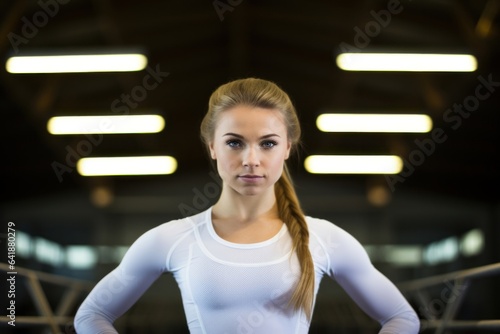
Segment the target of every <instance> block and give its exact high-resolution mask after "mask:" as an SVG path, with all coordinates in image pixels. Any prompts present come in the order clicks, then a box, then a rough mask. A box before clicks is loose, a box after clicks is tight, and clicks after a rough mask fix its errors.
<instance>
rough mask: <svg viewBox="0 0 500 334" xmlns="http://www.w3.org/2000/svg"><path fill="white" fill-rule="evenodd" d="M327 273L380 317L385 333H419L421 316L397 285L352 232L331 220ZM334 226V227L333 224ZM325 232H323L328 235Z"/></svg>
mask: <svg viewBox="0 0 500 334" xmlns="http://www.w3.org/2000/svg"><path fill="white" fill-rule="evenodd" d="M328 224H330V228H329V231H328V233H325V234H326V235H328V236H327V238H329V239H328V240H329V245H330V247H326V251H327V255H328V258H329V260H330V265H329V270H328V272H327V274H328V275H329V276H330V277H331V278H332V279H334V280H336V281H337V282H338V283H339V285H340V286H341V287H342V288H343V289H344V290H345V291H346V292H347V294H348V295H349V296H350V297H351V298H352V299H353V300H354V301H355V302H356V304H357V305H358V306H359V307H360V308H361V309H362V310H363V311H364V312H365V313H366V314H368V315H369V316H370V317H371V318H373V319H375V320H376V321H378V322H379V323H380V324H381V325H382V328H381V330H380V332H379V333H383V334H416V333H418V332H419V329H420V320H419V318H418V316H417V314H416V312H415V311H414V309H413V308H412V307H411V305H410V304H409V303H408V301H407V300H406V299H405V298H404V296H403V295H402V294H401V292H400V291H399V290H398V288H397V287H396V286H395V285H394V284H393V283H392V282H391V281H390V280H389V279H388V278H387V277H385V276H384V275H383V274H382V273H381V272H379V271H378V270H377V269H376V268H375V267H374V266H373V264H372V263H371V261H370V259H369V257H368V254H367V253H366V251H365V250H364V248H363V246H362V245H361V244H360V243H359V242H358V241H357V240H356V239H355V238H354V237H353V236H351V235H350V234H349V233H347V232H346V231H344V230H343V229H341V228H339V227H337V226H335V225H333V224H331V223H329V222H328ZM332 226H333V228H332ZM325 234H324V235H325Z"/></svg>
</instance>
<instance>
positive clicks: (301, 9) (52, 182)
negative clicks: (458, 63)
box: [0, 0, 500, 202]
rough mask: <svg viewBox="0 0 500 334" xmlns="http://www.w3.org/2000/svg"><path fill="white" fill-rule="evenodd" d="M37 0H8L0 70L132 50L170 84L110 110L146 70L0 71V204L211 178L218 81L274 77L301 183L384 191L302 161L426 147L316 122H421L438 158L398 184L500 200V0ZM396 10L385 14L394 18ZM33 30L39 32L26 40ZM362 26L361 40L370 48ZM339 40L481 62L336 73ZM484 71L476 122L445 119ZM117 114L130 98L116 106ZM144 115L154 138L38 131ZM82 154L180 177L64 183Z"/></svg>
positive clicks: (3, 9)
mask: <svg viewBox="0 0 500 334" xmlns="http://www.w3.org/2000/svg"><path fill="white" fill-rule="evenodd" d="M43 3H44V2H43V1H40V2H37V1H17V0H16V1H13V0H10V1H2V3H1V4H0V13H1V14H0V15H2V17H1V25H0V35H1V36H2V39H0V52H1V54H2V55H3V56H4V58H3V59H4V60H5V59H6V58H7V57H8V56H9V55H12V54H16V53H17V52H18V53H19V54H22V53H29V52H33V51H37V50H40V49H43V50H54V49H55V50H68V49H69V50H79V49H88V48H93V49H98V48H122V49H123V48H141V49H143V50H145V51H146V53H147V55H148V58H149V67H150V68H151V69H155V70H156V71H161V72H162V73H166V72H168V76H167V75H166V74H163V77H162V78H161V80H162V81H161V82H160V84H159V85H158V87H157V88H156V89H153V90H151V91H148V93H147V96H146V97H145V98H144V99H143V100H142V101H136V102H137V104H136V105H135V104H132V103H131V104H129V107H128V108H122V109H120V110H121V111H118V110H117V109H116V106H117V104H113V103H114V101H115V100H116V99H122V98H123V94H131V92H132V90H133V89H134V87H136V86H137V85H142V82H143V78H144V77H145V75H147V73H148V72H147V71H142V72H135V73H104V74H36V75H27V74H25V75H14V74H8V73H7V72H6V71H5V69H4V66H2V69H1V70H0V83H1V84H0V105H1V109H2V114H3V121H2V136H3V140H2V142H3V145H4V152H6V153H7V154H6V155H4V159H5V160H3V161H4V162H3V163H2V167H1V168H2V170H3V173H2V175H3V178H4V181H5V182H6V185H8V186H9V187H8V188H5V187H2V188H4V189H8V191H3V192H2V200H3V201H8V200H13V199H14V200H15V199H27V198H36V197H40V196H45V195H46V194H51V193H58V192H60V191H62V190H68V189H82V188H83V189H85V188H89V189H90V188H92V187H95V186H96V185H109V186H111V187H113V188H114V189H126V188H127V187H129V186H133V185H137V184H143V183H148V182H150V183H156V182H158V181H165V180H166V181H165V182H167V183H168V182H171V181H172V180H177V178H179V179H180V177H182V176H189V175H191V174H193V173H198V172H205V173H206V171H207V170H208V168H209V164H208V160H207V158H206V155H205V152H204V149H203V147H202V146H201V143H200V141H199V138H198V137H199V135H198V129H199V124H200V121H201V119H202V117H203V115H204V113H205V111H206V105H207V101H208V97H209V95H210V93H211V92H212V91H213V90H214V89H215V88H216V87H217V86H218V85H220V84H222V83H224V82H226V81H228V80H231V79H236V78H240V77H248V76H253V77H261V78H265V79H270V80H273V81H275V82H276V83H278V84H279V85H280V86H282V87H283V88H284V89H285V90H286V91H287V92H288V93H289V94H290V96H291V97H292V99H293V101H294V102H295V104H296V106H297V109H298V112H299V115H300V119H301V121H302V124H303V129H304V134H303V142H304V146H303V149H302V151H301V154H300V157H299V158H298V159H296V161H294V163H293V166H292V167H293V169H294V172H295V173H296V175H297V176H299V177H300V176H304V178H310V179H314V178H316V179H315V180H316V182H318V181H319V182H321V183H323V184H328V182H335V181H339V180H340V181H342V182H347V183H349V182H353V183H355V184H366V183H369V182H372V180H375V181H373V182H380V180H382V182H385V180H384V178H383V177H382V178H379V180H378V181H376V178H373V177H368V176H345V175H344V176H339V175H336V176H335V175H332V176H324V175H323V176H314V177H313V176H307V175H306V174H307V173H306V172H305V171H304V169H303V167H302V166H303V165H302V161H303V159H304V158H305V156H307V155H310V154H334V153H337V154H355V153H362V154H393V153H395V154H399V155H401V156H402V157H403V158H404V159H406V160H408V159H410V158H412V159H414V158H415V157H417V156H416V155H417V153H415V152H416V151H422V149H421V148H419V146H418V145H417V144H416V142H415V140H419V141H427V142H428V141H430V140H431V139H430V138H432V137H431V135H430V134H423V135H412V134H332V133H322V132H320V131H319V130H317V128H316V126H315V119H316V117H317V116H318V115H319V114H320V113H321V112H324V111H347V112H374V111H380V112H388V113H392V112H394V113H399V112H415V111H416V112H425V113H428V114H429V115H430V116H431V117H432V118H433V121H434V127H435V128H441V129H443V131H444V133H445V135H446V138H447V139H446V140H445V141H444V142H443V143H436V142H434V144H435V148H434V151H433V152H432V153H430V154H428V155H426V156H425V158H424V160H423V161H422V162H421V164H420V166H416V167H415V170H414V171H409V170H407V171H406V172H407V177H404V178H403V177H402V178H401V179H404V180H405V181H404V182H399V181H398V182H397V186H396V189H399V188H401V189H407V190H415V191H419V192H431V193H437V194H443V195H452V196H455V197H459V198H467V199H479V200H484V201H491V202H493V201H497V200H498V190H497V187H498V184H499V182H498V181H499V178H498V171H499V165H498V157H497V148H498V142H499V138H498V131H499V127H498V124H499V117H498V109H499V108H498V106H499V105H500V104H499V96H500V92H498V90H500V87H499V86H498V84H496V83H497V82H500V71H499V65H498V59H499V56H500V48H499V46H500V36H499V27H500V26H499V21H500V19H499V18H498V17H499V16H498V15H497V13H498V11H499V10H500V9H499V7H500V2H499V1H496V0H489V1H485V0H460V1H458V0H457V1H451V0H450V1H444V0H440V1H436V0H425V1H424V0H418V1H410V0H402V1H396V0H384V1H307V2H306V1H251V0H243V1H236V0H232V1H230V0H220V1H160V0H149V1H141V2H139V1H130V0H126V1H125V0H121V1H117V0H115V1H112V0H95V1H83V0H71V1H69V0H66V1H62V0H59V1H56V0H54V1H52V2H51V1H46V2H45V3H51V4H52V7H46V8H45V9H44V7H43V6H42V5H41V4H43ZM54 4H57V7H56V6H54ZM389 9H391V10H393V14H391V15H390V17H389V16H387V13H390V12H389V11H388V10H389ZM41 13H42V14H41ZM43 13H48V14H45V15H44V14H43ZM384 15H385V16H384ZM44 17H45V18H48V19H47V20H46V21H44ZM377 17H378V19H379V20H381V21H377V20H376V19H377ZM37 22H38V23H37ZM380 22H381V23H380ZM33 23H37V24H38V27H36V26H35V30H30V28H29V24H33ZM370 29H372V30H370ZM359 31H362V32H365V33H367V34H368V35H366V36H368V37H367V38H365V39H363V38H362V37H360V33H359ZM341 45H344V46H346V45H350V46H352V47H356V48H357V50H355V51H360V52H365V51H380V50H387V51H402V52H407V51H416V52H418V51H426V52H445V53H446V52H468V53H472V54H474V55H475V56H476V57H477V59H478V69H477V71H476V72H473V73H384V72H375V73H366V72H345V71H341V70H340V69H339V68H338V67H337V66H336V64H335V59H334V56H335V55H336V54H337V53H338V52H339V51H340V50H341V48H342V47H341ZM480 77H482V78H483V79H484V80H490V81H492V82H493V84H492V86H491V87H490V89H491V90H492V93H491V95H490V96H489V97H488V98H484V99H482V100H477V99H476V101H479V105H478V106H472V107H469V108H470V109H473V110H472V112H470V115H468V116H464V117H462V116H460V117H459V118H455V121H453V122H450V121H449V120H448V121H447V120H446V119H444V118H443V117H444V115H445V114H446V111H447V109H449V108H453V106H454V104H462V103H473V102H474V99H473V97H474V96H475V94H477V91H476V88H477V87H478V85H480V84H481V83H482V81H481V80H483V79H479V78H480ZM488 78H489V79H488ZM471 97H472V98H471ZM115 103H116V102H115ZM119 106H121V107H124V106H126V104H125V102H123V100H122V101H121V102H120V104H119ZM127 109H128V110H127ZM151 110H154V111H158V112H160V113H161V114H162V115H163V116H164V118H165V120H166V128H165V130H164V131H163V132H161V133H159V134H154V135H153V134H146V135H144V134H143V135H106V136H104V137H103V138H102V141H100V142H99V143H98V144H96V145H91V146H90V149H88V150H87V151H85V149H86V148H85V147H83V146H82V145H83V144H82V142H84V141H86V140H88V138H86V137H85V136H51V135H49V134H48V132H47V130H46V123H47V120H48V119H49V118H50V117H51V116H54V115H85V114H112V113H113V112H115V113H120V112H121V113H127V112H128V113H130V114H141V113H144V112H149V111H151ZM457 115H458V114H454V117H458V116H457ZM458 121H460V124H459V123H458ZM78 149H80V152H81V153H82V152H83V153H82V156H85V155H89V156H108V155H111V156H121V155H153V154H168V155H172V156H174V157H175V158H176V159H177V160H178V162H179V169H178V172H177V173H175V174H173V175H171V176H161V177H154V176H150V177H140V178H138V177H99V178H85V177H81V176H79V175H78V174H77V172H76V171H72V172H71V173H70V172H67V173H64V174H62V177H61V179H58V176H57V173H56V172H55V171H54V169H53V163H54V162H58V163H61V164H63V165H66V166H69V168H71V164H68V161H66V159H67V158H68V152H69V151H71V150H78ZM412 154H413V155H412ZM71 159H72V158H71ZM70 161H73V160H70ZM416 163H419V162H418V161H417V162H416ZM408 173H409V174H408ZM401 179H398V180H401ZM398 187H399V188H398ZM396 191H397V190H396Z"/></svg>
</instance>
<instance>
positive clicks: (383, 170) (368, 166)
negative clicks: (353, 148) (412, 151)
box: [304, 155, 403, 174]
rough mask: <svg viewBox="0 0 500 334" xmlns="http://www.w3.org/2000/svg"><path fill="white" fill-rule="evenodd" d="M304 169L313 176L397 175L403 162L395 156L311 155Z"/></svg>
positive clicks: (305, 162)
mask: <svg viewBox="0 0 500 334" xmlns="http://www.w3.org/2000/svg"><path fill="white" fill-rule="evenodd" d="M304 167H305V169H306V170H307V171H308V172H309V173H313V174H397V173H399V172H400V171H401V170H402V168H403V161H402V160H401V158H400V157H398V156H395V155H311V156H308V157H307V158H306V160H305V161H304Z"/></svg>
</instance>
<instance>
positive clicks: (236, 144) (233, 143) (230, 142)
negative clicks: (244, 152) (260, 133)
mask: <svg viewBox="0 0 500 334" xmlns="http://www.w3.org/2000/svg"><path fill="white" fill-rule="evenodd" d="M226 145H227V146H229V147H231V148H239V147H241V142H240V141H239V140H228V141H227V142H226Z"/></svg>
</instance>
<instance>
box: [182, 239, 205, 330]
mask: <svg viewBox="0 0 500 334" xmlns="http://www.w3.org/2000/svg"><path fill="white" fill-rule="evenodd" d="M193 246H194V243H191V244H190V245H189V253H188V263H187V268H186V283H187V284H186V287H187V290H188V293H189V296H190V297H191V300H192V301H193V307H194V309H195V311H196V316H197V318H198V322H199V324H200V328H201V331H202V333H203V334H207V332H206V330H205V325H204V324H203V320H202V318H201V313H200V310H199V308H198V303H197V302H196V300H195V299H194V296H193V291H192V290H191V279H190V275H189V274H190V271H191V259H192V256H193Z"/></svg>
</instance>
